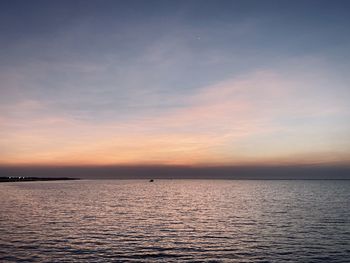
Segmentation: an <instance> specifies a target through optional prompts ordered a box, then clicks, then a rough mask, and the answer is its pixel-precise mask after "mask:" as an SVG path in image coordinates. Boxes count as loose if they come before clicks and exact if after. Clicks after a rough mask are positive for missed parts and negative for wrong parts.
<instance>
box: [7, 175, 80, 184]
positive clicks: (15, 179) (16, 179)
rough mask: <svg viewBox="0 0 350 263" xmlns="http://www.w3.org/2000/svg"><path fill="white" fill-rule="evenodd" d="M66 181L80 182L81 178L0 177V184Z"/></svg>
mask: <svg viewBox="0 0 350 263" xmlns="http://www.w3.org/2000/svg"><path fill="white" fill-rule="evenodd" d="M65 180H79V178H69V177H24V176H17V177H16V176H13V177H12V176H9V177H0V183H4V182H31V181H65Z"/></svg>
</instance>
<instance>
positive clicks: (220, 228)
mask: <svg viewBox="0 0 350 263" xmlns="http://www.w3.org/2000/svg"><path fill="white" fill-rule="evenodd" d="M0 200H1V202H0V262H21V261H22V262H350V181H238V180H232V181H224V180H212V181H211V180H155V182H153V183H150V182H148V181H141V180H139V181H138V180H130V181H122V180H121V181H119V180H106V181H104V180H95V181H93V180H92V181H89V180H82V181H61V182H20V183H2V184H0Z"/></svg>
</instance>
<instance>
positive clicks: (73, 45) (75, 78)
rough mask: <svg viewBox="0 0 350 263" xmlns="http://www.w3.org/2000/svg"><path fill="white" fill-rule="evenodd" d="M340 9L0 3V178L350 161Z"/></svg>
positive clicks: (311, 4)
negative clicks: (98, 168)
mask: <svg viewBox="0 0 350 263" xmlns="http://www.w3.org/2000/svg"><path fill="white" fill-rule="evenodd" d="M349 10H350V4H349V2H348V1H1V3H0V27H1V31H2V34H1V36H0V57H1V60H0V83H1V84H0V92H1V96H0V103H1V104H0V109H1V111H0V125H1V129H0V135H1V139H0V149H1V150H0V162H1V163H2V164H23V163H24V164H28V163H29V164H32V163H34V164H56V163H58V164H61V163H62V164H66V163H73V164H74V163H77V164H82V163H83V164H125V163H126V164H130V163H131V164H145V163H146V164H149V163H150V164H194V165H197V164H198V165H207V164H209V165H210V164H215V165H216V164H223V165H227V164H228V165H231V164H242V163H243V164H246V163H248V164H256V163H259V164H267V163H271V164H274V163H283V164H284V163H288V164H290V163H292V164H294V163H331V164H334V163H335V164H338V163H341V164H343V163H346V164H348V163H349V161H350V142H349V139H350V138H349V134H350V132H349V131H350V124H349V123H350V122H349V120H350V118H349V116H350V106H349V103H348V101H349V99H350V94H349V83H350V82H349V81H350V77H349V74H348V73H349V61H350V60H349V58H350V57H349V53H350V52H349V47H350V34H349V25H350V17H349V15H348V13H349Z"/></svg>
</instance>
